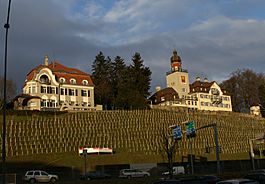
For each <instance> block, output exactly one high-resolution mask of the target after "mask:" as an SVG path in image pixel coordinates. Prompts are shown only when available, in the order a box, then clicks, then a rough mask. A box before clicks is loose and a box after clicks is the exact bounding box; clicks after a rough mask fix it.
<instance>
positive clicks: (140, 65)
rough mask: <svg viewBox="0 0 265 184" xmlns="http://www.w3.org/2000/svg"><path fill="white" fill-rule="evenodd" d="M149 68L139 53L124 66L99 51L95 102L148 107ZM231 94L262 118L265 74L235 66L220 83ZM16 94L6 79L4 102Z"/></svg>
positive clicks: (237, 105) (239, 106)
mask: <svg viewBox="0 0 265 184" xmlns="http://www.w3.org/2000/svg"><path fill="white" fill-rule="evenodd" d="M151 74H152V72H151V70H150V69H149V67H146V66H145V65H144V60H143V59H142V57H141V55H140V53H138V52H136V53H135V54H134V55H133V56H132V58H131V64H130V65H129V66H127V65H126V64H125V61H124V59H123V58H122V57H120V56H116V57H115V58H114V60H112V59H111V58H110V57H109V56H104V54H103V53H102V52H99V53H98V54H97V55H96V56H95V59H94V61H93V63H92V79H93V82H94V85H95V104H102V105H103V108H104V109H144V108H148V100H147V98H148V97H149V95H150V93H149V89H150V85H151ZM3 81H4V80H3V77H1V76H0V109H1V108H2V106H3V96H4V95H3V91H4V90H3V83H4V82H3ZM220 86H221V87H222V88H224V89H226V90H227V91H228V92H229V94H230V95H231V100H232V107H233V111H235V112H244V113H249V111H250V107H251V106H252V105H258V106H260V108H261V113H262V116H263V117H265V74H264V73H256V72H254V71H252V70H250V69H238V70H237V71H234V72H232V73H231V74H230V77H229V79H227V80H224V81H222V82H221V83H220ZM15 95H16V85H15V82H14V81H13V80H11V79H9V80H7V102H10V101H11V100H12V98H14V97H15Z"/></svg>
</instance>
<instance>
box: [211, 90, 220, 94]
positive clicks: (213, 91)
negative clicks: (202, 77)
mask: <svg viewBox="0 0 265 184" xmlns="http://www.w3.org/2000/svg"><path fill="white" fill-rule="evenodd" d="M211 92H212V94H213V95H219V94H220V93H219V90H218V89H216V88H212V89H211Z"/></svg>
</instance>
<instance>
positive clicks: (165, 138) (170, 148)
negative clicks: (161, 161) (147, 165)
mask: <svg viewBox="0 0 265 184" xmlns="http://www.w3.org/2000/svg"><path fill="white" fill-rule="evenodd" d="M161 140H162V154H163V155H164V156H166V158H167V162H168V170H169V177H170V178H173V163H174V160H175V156H176V149H177V140H175V139H174V138H173V136H172V135H171V134H170V133H169V132H164V133H162V135H161Z"/></svg>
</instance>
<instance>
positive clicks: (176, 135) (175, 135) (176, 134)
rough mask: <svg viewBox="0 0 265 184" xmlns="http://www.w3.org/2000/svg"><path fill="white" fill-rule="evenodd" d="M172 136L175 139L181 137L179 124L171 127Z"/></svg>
mask: <svg viewBox="0 0 265 184" xmlns="http://www.w3.org/2000/svg"><path fill="white" fill-rule="evenodd" d="M173 138H174V139H175V140H176V139H181V138H182V131H181V126H178V125H177V126H176V127H175V128H174V129H173Z"/></svg>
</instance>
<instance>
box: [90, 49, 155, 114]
mask: <svg viewBox="0 0 265 184" xmlns="http://www.w3.org/2000/svg"><path fill="white" fill-rule="evenodd" d="M151 74H152V72H151V70H150V69H149V67H146V66H144V60H143V59H142V57H141V55H140V53H138V52H136V53H135V54H134V55H133V56H132V63H131V64H130V65H129V66H126V64H125V61H124V59H123V58H122V57H120V56H116V57H115V58H114V60H113V61H112V60H111V58H110V57H109V56H107V57H105V56H104V54H103V53H102V52H99V54H98V55H96V57H95V60H94V62H93V64H92V79H93V82H94V85H95V102H96V104H102V105H103V108H104V109H144V108H147V107H148V101H147V97H148V96H149V95H150V93H149V89H150V85H151Z"/></svg>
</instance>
